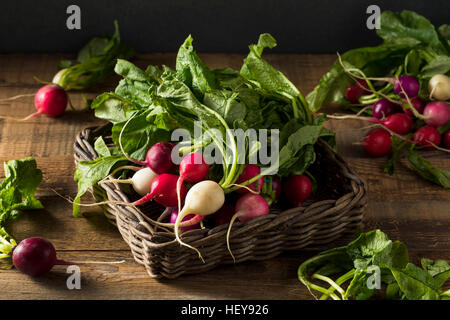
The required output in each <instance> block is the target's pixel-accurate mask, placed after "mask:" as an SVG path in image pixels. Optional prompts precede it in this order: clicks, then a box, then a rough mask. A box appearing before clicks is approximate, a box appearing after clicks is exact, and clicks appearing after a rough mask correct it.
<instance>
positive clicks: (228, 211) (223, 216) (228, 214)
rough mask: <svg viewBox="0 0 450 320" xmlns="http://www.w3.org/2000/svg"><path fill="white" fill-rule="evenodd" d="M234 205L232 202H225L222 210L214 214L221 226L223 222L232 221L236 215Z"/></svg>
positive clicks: (217, 223) (218, 224)
mask: <svg viewBox="0 0 450 320" xmlns="http://www.w3.org/2000/svg"><path fill="white" fill-rule="evenodd" d="M234 212H235V211H234V206H233V205H231V204H225V205H224V206H223V207H222V208H220V210H219V211H218V212H217V213H215V214H214V216H215V220H216V225H217V226H220V225H222V224H227V223H229V222H230V221H231V218H232V217H233V215H234Z"/></svg>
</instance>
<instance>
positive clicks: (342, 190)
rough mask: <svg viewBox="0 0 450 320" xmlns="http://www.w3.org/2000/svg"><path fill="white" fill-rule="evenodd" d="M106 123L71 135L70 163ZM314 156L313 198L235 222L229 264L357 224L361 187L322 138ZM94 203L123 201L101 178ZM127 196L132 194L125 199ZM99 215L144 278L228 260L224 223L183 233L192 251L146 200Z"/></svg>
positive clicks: (325, 238)
mask: <svg viewBox="0 0 450 320" xmlns="http://www.w3.org/2000/svg"><path fill="white" fill-rule="evenodd" d="M110 135H111V126H110V125H106V126H102V127H95V128H86V129H84V130H83V131H82V132H81V133H80V134H79V135H78V136H77V138H76V142H75V145H74V149H75V161H81V160H93V159H95V158H97V154H96V152H95V150H94V148H93V143H94V141H95V139H96V138H97V137H99V136H102V137H103V138H104V140H105V141H106V142H108V141H109V142H111V138H110ZM316 151H317V160H316V162H315V164H314V165H313V166H312V167H311V171H312V173H313V175H314V177H315V178H316V179H317V180H318V185H319V186H322V187H321V188H320V187H319V189H318V190H317V192H315V195H316V198H315V199H312V200H310V201H308V202H306V203H305V204H304V206H302V207H299V208H291V209H283V208H272V209H271V212H270V214H268V215H264V216H260V217H258V218H255V219H252V220H251V221H249V222H246V223H241V222H237V221H236V222H235V223H234V225H233V229H232V232H231V237H230V245H231V248H232V251H233V254H234V256H235V258H236V263H240V262H243V261H248V260H265V259H270V258H273V257H275V256H277V255H279V254H280V253H282V252H283V251H286V250H298V249H302V248H305V247H309V246H322V245H324V244H327V243H330V242H332V241H334V240H336V239H338V238H339V237H341V236H342V235H343V234H345V233H349V232H353V231H354V230H355V229H356V228H358V227H361V226H362V218H363V211H364V207H365V206H366V200H367V199H366V198H367V197H366V185H365V183H364V182H363V180H362V179H361V178H360V177H359V176H358V175H357V174H356V173H355V172H354V171H353V170H352V169H351V168H349V167H348V165H347V163H346V162H345V161H344V160H343V159H342V158H341V157H340V156H338V155H337V154H336V153H335V152H334V151H333V150H332V149H331V148H330V147H329V146H328V144H326V143H325V142H323V141H319V143H318V144H317V148H316ZM91 191H92V192H93V194H94V197H95V198H96V199H97V201H102V200H105V199H106V198H107V199H109V200H117V201H127V202H129V201H130V199H129V197H128V196H127V195H125V194H124V193H123V192H122V190H121V189H120V187H119V185H118V184H117V183H112V182H111V183H106V184H102V186H101V187H100V186H95V187H94V188H93V190H91ZM131 200H133V199H131ZM104 209H105V214H106V216H107V218H108V219H109V220H110V222H111V223H113V224H115V225H116V226H117V227H118V229H119V231H120V233H121V235H122V237H123V239H124V240H125V242H126V243H127V244H128V245H129V246H130V248H131V251H132V253H133V256H134V258H135V260H136V261H137V262H138V263H140V264H143V265H144V266H145V268H146V270H147V272H148V274H149V275H150V276H151V277H155V278H177V277H179V276H180V275H182V274H190V273H199V272H203V271H206V270H209V269H212V268H214V267H216V266H218V265H220V264H227V263H234V262H233V260H232V258H231V256H230V254H229V252H228V250H227V246H226V232H227V228H228V225H220V226H216V227H212V228H208V227H206V228H204V229H196V230H191V231H187V232H185V233H183V235H182V239H183V241H184V242H186V243H188V244H190V245H192V246H194V247H196V248H198V249H199V250H200V251H201V253H202V255H203V257H204V259H205V263H203V262H202V261H201V260H200V259H199V257H198V255H197V253H196V252H195V251H193V250H191V249H189V248H186V247H184V246H180V245H179V244H178V243H177V242H176V240H175V237H174V234H173V233H172V232H168V231H166V230H164V229H161V228H160V227H156V226H155V225H153V224H152V223H151V222H150V221H149V218H153V219H156V218H157V217H160V220H162V219H164V218H167V214H163V215H161V213H162V211H163V210H164V208H162V207H161V206H159V205H157V204H155V203H153V202H151V203H150V204H148V205H145V206H141V207H140V208H139V210H136V209H135V208H133V207H131V206H122V205H106V206H104Z"/></svg>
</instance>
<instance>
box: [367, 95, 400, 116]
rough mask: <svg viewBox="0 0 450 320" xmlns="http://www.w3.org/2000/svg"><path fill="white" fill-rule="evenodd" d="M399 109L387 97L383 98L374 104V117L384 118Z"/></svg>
mask: <svg viewBox="0 0 450 320" xmlns="http://www.w3.org/2000/svg"><path fill="white" fill-rule="evenodd" d="M396 109H397V105H396V104H394V103H393V102H391V101H389V100H388V99H386V98H382V99H380V100H378V101H377V102H375V103H374V104H373V106H372V114H373V116H374V118H377V119H384V118H386V117H387V116H389V115H391V114H393V113H394V112H395V111H396Z"/></svg>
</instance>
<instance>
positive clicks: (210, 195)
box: [174, 180, 225, 262]
mask: <svg viewBox="0 0 450 320" xmlns="http://www.w3.org/2000/svg"><path fill="white" fill-rule="evenodd" d="M224 202H225V193H224V191H223V189H222V187H221V186H220V185H219V184H218V183H217V182H215V181H212V180H203V181H200V182H197V183H196V184H194V185H193V186H192V188H191V189H189V192H188V193H187V195H186V199H185V203H184V207H183V209H182V210H181V211H180V213H179V214H178V217H177V220H176V222H175V226H174V229H175V238H176V240H177V241H178V243H180V244H181V245H183V246H186V247H188V248H191V249H192V250H195V251H196V252H197V253H198V256H199V257H200V259H201V260H202V261H203V262H205V261H204V260H203V257H202V255H201V253H200V251H199V250H198V249H197V248H195V247H193V246H191V245H189V244H187V243H184V242H183V241H181V239H180V232H179V229H180V224H181V221H183V218H184V217H185V216H187V215H189V214H195V215H196V216H195V217H194V218H193V219H196V217H197V216H201V217H205V216H208V215H211V214H213V213H215V212H217V211H218V210H219V209H220V208H221V207H222V206H223V204H224ZM184 223H186V222H184Z"/></svg>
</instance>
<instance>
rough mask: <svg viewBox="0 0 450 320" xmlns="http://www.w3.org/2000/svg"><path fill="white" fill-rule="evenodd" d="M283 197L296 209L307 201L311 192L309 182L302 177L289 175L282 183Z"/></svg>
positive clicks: (306, 178) (305, 177)
mask: <svg viewBox="0 0 450 320" xmlns="http://www.w3.org/2000/svg"><path fill="white" fill-rule="evenodd" d="M283 190H284V195H285V196H286V199H287V200H288V201H289V202H290V203H292V204H293V205H294V206H296V207H300V206H301V205H302V203H303V202H304V201H305V200H306V199H308V197H309V196H310V195H311V191H312V183H311V180H309V178H308V177H307V176H304V175H291V176H290V177H289V178H287V179H286V182H285V183H284V187H283Z"/></svg>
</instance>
